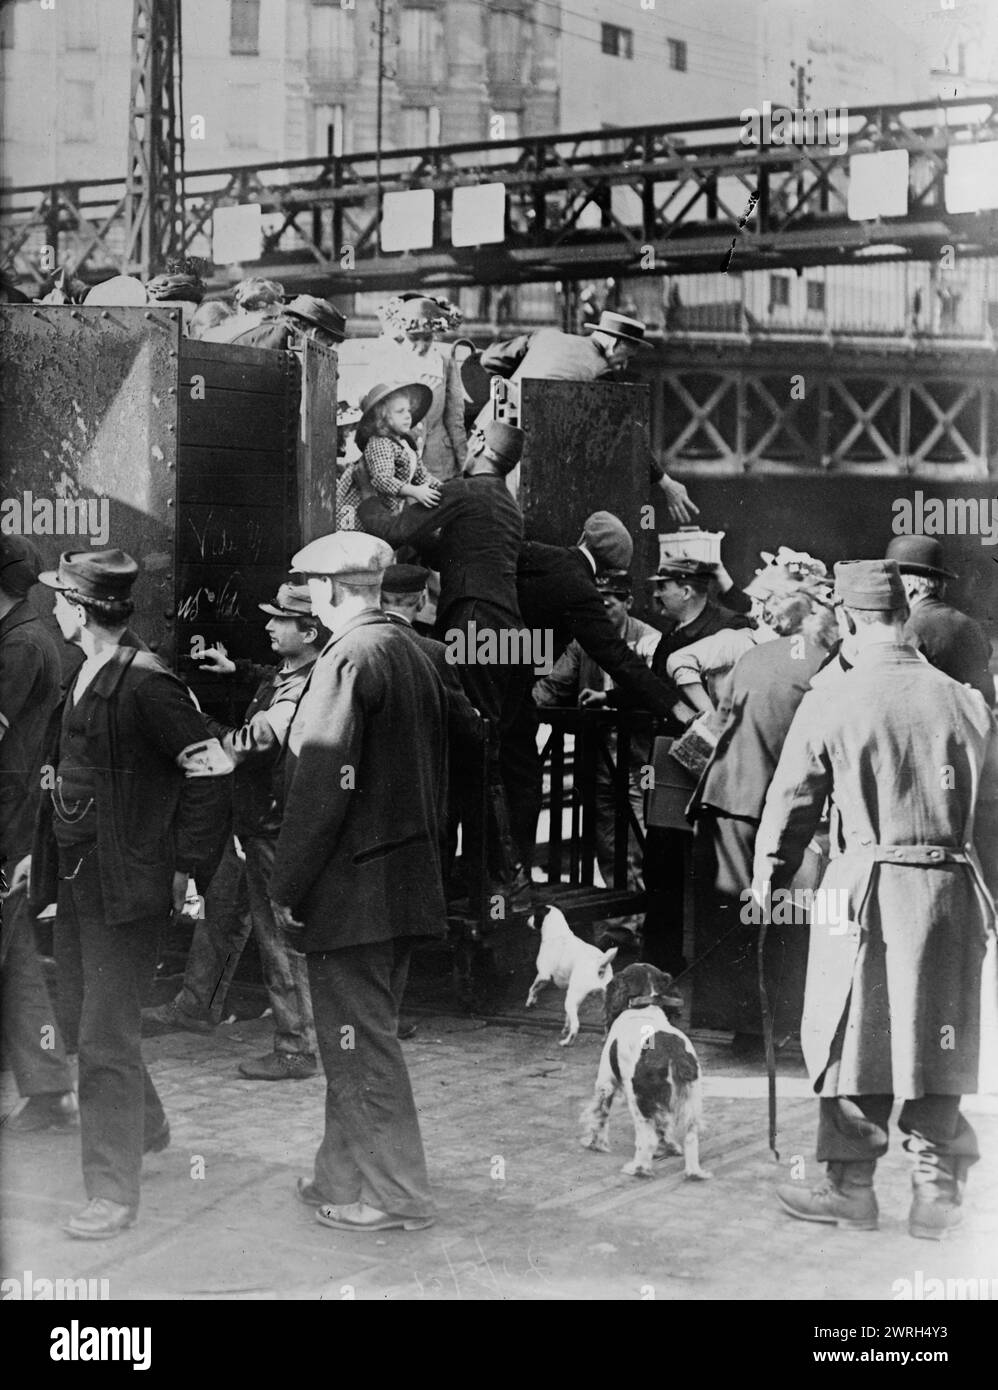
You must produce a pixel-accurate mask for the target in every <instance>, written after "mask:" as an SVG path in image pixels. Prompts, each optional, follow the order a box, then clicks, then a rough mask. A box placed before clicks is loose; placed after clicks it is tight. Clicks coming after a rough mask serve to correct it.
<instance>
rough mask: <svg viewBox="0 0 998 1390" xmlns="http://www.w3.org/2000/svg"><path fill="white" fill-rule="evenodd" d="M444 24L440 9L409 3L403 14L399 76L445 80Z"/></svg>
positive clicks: (422, 79)
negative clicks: (410, 4)
mask: <svg viewBox="0 0 998 1390" xmlns="http://www.w3.org/2000/svg"><path fill="white" fill-rule="evenodd" d="M443 56H444V26H443V19H442V18H441V15H440V11H439V10H437V9H429V8H427V7H425V6H407V7H406V8H405V9H404V10H403V11H402V13H401V14H400V15H399V74H398V75H399V77H400V78H401V79H402V81H403V82H425V83H429V84H435V83H439V82H442V81H443V80H444V62H443Z"/></svg>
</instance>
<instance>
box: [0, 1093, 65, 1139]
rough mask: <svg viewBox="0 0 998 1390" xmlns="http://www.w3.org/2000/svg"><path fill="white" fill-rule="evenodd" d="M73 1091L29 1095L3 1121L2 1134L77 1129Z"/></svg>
mask: <svg viewBox="0 0 998 1390" xmlns="http://www.w3.org/2000/svg"><path fill="white" fill-rule="evenodd" d="M79 1127H80V1107H79V1105H78V1103H77V1100H76V1092H75V1091H63V1092H61V1093H56V1092H49V1093H48V1094H46V1095H40V1096H29V1097H28V1099H27V1100H26V1101H25V1102H24V1104H23V1105H22V1106H21V1108H20V1110H18V1112H17V1114H16V1115H11V1116H9V1117H8V1118H7V1119H6V1120H4V1122H3V1132H4V1134H39V1133H40V1132H41V1131H42V1130H44V1129H79Z"/></svg>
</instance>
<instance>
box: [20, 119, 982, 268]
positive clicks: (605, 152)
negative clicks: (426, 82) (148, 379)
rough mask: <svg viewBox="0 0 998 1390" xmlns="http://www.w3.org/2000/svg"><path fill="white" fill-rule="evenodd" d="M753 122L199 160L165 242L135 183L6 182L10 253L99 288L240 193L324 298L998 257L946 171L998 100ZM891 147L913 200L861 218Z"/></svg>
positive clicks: (269, 256)
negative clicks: (819, 130)
mask: <svg viewBox="0 0 998 1390" xmlns="http://www.w3.org/2000/svg"><path fill="white" fill-rule="evenodd" d="M747 126H748V123H747V122H746V121H743V120H742V118H741V116H737V117H736V116H729V117H722V118H717V119H713V120H700V121H685V122H675V123H671V124H669V125H654V126H653V125H643V126H630V127H621V128H617V129H610V130H590V131H579V132H574V133H571V134H566V135H549V136H532V137H528V138H523V139H517V140H497V141H487V142H484V143H464V144H457V145H438V146H432V147H428V148H423V149H412V150H397V151H391V152H384V151H383V152H382V154H381V158H380V160H379V159H378V157H377V155H376V154H375V152H373V151H369V152H362V153H355V154H344V155H333V156H328V157H324V158H315V159H302V160H293V161H284V162H280V163H270V164H252V165H239V166H229V167H225V168H218V169H200V170H199V169H190V168H188V169H187V170H186V171H185V172H184V173H183V175H182V181H181V186H180V189H179V190H178V192H177V200H178V201H179V204H180V208H179V212H178V213H177V214H176V220H175V228H174V230H173V231H171V234H170V235H169V237H165V238H164V236H162V235H157V234H156V231H155V229H150V228H147V229H146V231H145V232H144V234H143V236H142V237H140V238H137V237H136V236H135V235H134V230H133V228H130V227H129V223H128V217H129V216H130V215H131V214H130V213H129V208H130V206H131V204H130V201H129V200H130V198H131V199H132V200H133V201H134V187H133V188H132V192H131V193H130V191H129V182H128V179H126V178H109V179H103V180H97V181H87V182H80V181H73V180H66V181H63V182H60V183H52V184H37V185H31V186H23V187H14V188H6V189H3V190H2V191H0V258H2V260H3V263H4V264H5V266H6V267H7V269H8V273H10V274H13V275H14V276H15V277H16V278H18V279H20V280H22V281H23V280H35V281H36V282H39V283H40V282H41V280H42V278H43V276H44V274H45V270H44V268H43V267H44V266H51V264H52V263H53V262H54V263H58V264H63V263H69V264H70V265H71V266H72V267H73V268H74V270H75V273H76V274H77V275H79V276H80V277H81V278H83V279H85V280H90V281H96V280H100V279H102V278H104V277H106V276H108V275H111V274H118V273H121V272H126V273H132V274H151V273H154V272H155V271H156V270H158V269H159V268H160V266H159V265H158V264H157V259H158V258H161V257H162V255H163V248H164V247H165V246H166V245H167V244H169V245H170V246H171V247H172V248H173V249H174V250H179V249H185V250H187V251H190V252H194V253H197V254H206V255H208V256H210V255H211V232H212V219H213V216H214V214H215V212H216V210H217V209H220V208H225V207H231V206H235V205H239V204H258V205H259V207H260V209H261V214H262V225H263V237H262V247H261V254H260V256H259V259H257V260H255V261H254V265H256V266H257V267H259V268H260V269H261V270H267V271H269V272H271V273H273V274H279V275H280V277H281V279H282V280H283V281H284V282H285V284H286V285H288V286H289V288H294V289H296V290H308V291H312V292H319V293H323V294H351V293H355V292H357V291H363V290H376V289H389V288H391V289H401V288H406V287H411V288H415V287H420V286H423V287H427V288H432V287H434V286H436V287H440V288H443V287H447V286H459V285H476V284H477V285H498V284H503V285H512V284H521V283H528V282H538V281H545V280H547V281H551V280H560V281H566V282H572V281H577V280H579V279H582V278H586V277H591V276H602V275H614V276H626V275H636V274H642V273H651V274H658V275H666V274H668V275H677V274H686V273H689V272H705V271H708V272H709V271H718V270H720V269H721V268H722V266H724V265H726V264H728V265H732V266H735V267H737V268H739V269H752V268H775V267H781V266H790V267H802V266H808V265H839V264H850V263H862V261H863V260H864V258H867V257H869V256H870V255H871V254H874V255H880V256H884V257H887V258H893V259H896V260H905V259H914V260H933V259H935V258H936V257H938V256H939V254H940V251H941V249H942V248H943V247H944V246H952V247H953V248H954V254H955V255H957V256H959V257H964V258H966V257H977V256H985V255H989V254H990V255H993V254H995V253H996V252H998V216H996V214H995V212H994V211H989V210H987V209H986V202H982V204H981V206H982V207H983V208H984V210H980V211H952V210H951V209H952V208H953V207H955V206H960V205H961V204H959V203H957V202H955V201H954V199H953V197H952V189H951V187H950V183H949V181H950V180H951V179H952V176H953V172H954V171H953V167H952V166H953V164H954V153H953V152H954V150H957V149H963V148H964V147H967V146H971V145H983V144H988V143H991V142H995V141H998V93H996V94H994V95H992V96H987V97H981V96H975V97H970V98H962V99H954V100H952V101H933V102H911V103H907V104H903V105H890V106H884V105H872V106H864V107H856V108H852V109H850V111H849V113H848V116H847V117H844V118H842V119H841V120H840V121H839V122H838V123H837V125H836V127H835V131H834V134H835V136H836V143H834V144H832V143H825V144H803V143H802V144H790V145H787V144H782V145H778V144H775V143H769V144H760V143H752V139H751V135H752V132H751V131H750V130H748V129H747ZM802 133H803V134H806V133H807V132H806V131H804V132H802ZM826 133H830V132H826ZM888 152H894V153H902V152H903V153H904V154H905V155H906V156H907V199H906V200H905V203H906V205H905V208H904V210H903V212H899V213H898V215H892V216H880V217H873V218H869V219H864V220H856V214H855V209H854V208H852V209H851V208H850V187H849V186H850V161H852V160H853V159H854V158H855V157H856V156H858V155H861V154H871V153H881V154H883V153H888ZM187 153H188V158H189V157H190V148H188V152H187ZM965 157H966V156H965V154H961V155H960V156H958V159H964V158H965ZM133 184H134V180H133ZM486 184H500V185H502V187H503V190H504V196H503V199H502V210H501V225H499V226H498V228H495V227H494V228H493V229H492V230H491V231H490V232H489V236H490V237H491V238H492V240H491V241H489V242H488V243H487V244H481V243H479V244H476V245H468V246H461V245H455V244H454V242H455V237H454V229H455V204H454V200H455V195H456V194H457V193H458V191H459V190H468V189H475V188H480V187H481V186H482V185H486ZM415 191H422V192H423V193H424V194H431V195H432V212H431V213H430V214H429V216H428V218H427V222H426V226H425V229H424V230H423V231H422V233H421V234H419V235H415V234H414V240H413V244H412V245H410V246H409V247H408V249H403V250H399V251H395V252H392V251H388V250H386V249H384V246H383V245H382V240H383V238H382V237H381V236H380V235H379V233H380V230H381V227H382V214H383V212H384V210H385V207H386V202H385V200H386V198H387V197H388V196H389V195H393V194H399V193H406V192H410V193H411V192H415ZM424 201H425V200H424ZM426 206H427V208H429V207H430V204H429V203H428V202H427V203H426ZM168 215H171V214H170V213H169V209H167V208H166V205H165V202H164V204H163V216H164V217H167V216H168ZM174 231H175V233H176V234H174ZM733 242H734V251H733V254H732V256H730V257H729V252H732V243H733ZM46 247H47V248H49V249H48V251H45V250H44V248H46ZM223 283H227V281H226V279H225V277H224V276H223V275H219V277H218V279H217V284H218V285H219V286H221V285H222V284H223Z"/></svg>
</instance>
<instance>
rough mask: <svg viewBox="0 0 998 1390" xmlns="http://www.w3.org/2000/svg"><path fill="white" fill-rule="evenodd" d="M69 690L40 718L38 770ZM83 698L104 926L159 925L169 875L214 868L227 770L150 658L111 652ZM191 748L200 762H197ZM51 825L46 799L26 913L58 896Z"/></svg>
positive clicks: (52, 749) (53, 753) (55, 758)
mask: <svg viewBox="0 0 998 1390" xmlns="http://www.w3.org/2000/svg"><path fill="white" fill-rule="evenodd" d="M73 684H75V677H74V678H73V679H72V680H71V682H70V683H69V685H67V686H64V688H63V697H62V699H61V700H60V701H59V703H58V705H57V706H56V708H55V709H54V710H53V712H52V714H51V716H50V718H49V723H48V728H47V730H46V734H45V743H44V752H43V761H44V762H47V763H49V764H51V766H52V767H56V766H57V765H58V762H59V738H60V731H61V724H62V711H63V705H64V704H65V701H66V700H67V699H71V698H72V686H73ZM87 694H88V695H91V694H92V695H94V696H96V697H97V698H96V699H95V700H93V701H92V713H91V716H90V729H89V731H88V738H89V741H90V749H91V761H92V764H93V766H94V769H95V772H96V795H95V801H96V811H97V859H98V863H99V865H100V880H101V893H102V895H103V899H104V913H105V922H106V924H107V925H108V926H122V925H124V924H125V923H127V922H135V921H138V920H139V919H141V918H150V917H158V916H163V917H167V916H168V915H169V913H170V907H171V887H172V879H173V874H174V872H175V871H186V872H187V873H190V874H195V875H196V874H197V871H198V869H199V868H200V867H202V866H208V865H209V864H211V863H213V862H214V861H215V860H216V858H217V852H218V848H219V846H218V840H219V839H220V838H221V836H223V835H224V834H225V833H226V832H227V830H228V812H229V797H230V779H229V776H228V775H227V772H231V764H229V763H228V760H227V759H225V758H224V754H223V753H222V750H221V748H219V746H218V744H217V741H216V740H215V739H214V738H213V737H212V736H211V735H210V734H209V732H208V727H207V725H206V723H205V719H204V715H202V714H201V712H200V710H198V708H197V707H196V705H195V704H194V702H193V700H192V699H191V697H190V694H189V692H188V690H187V688H186V686H185V685H184V684H183V683H182V682H181V681H179V680H178V679H177V677H176V676H174V675H173V674H172V672H170V671H168V670H167V669H166V667H165V666H164V665H163V664H162V662H161V661H160V660H159V658H158V657H155V656H153V655H152V653H151V652H146V651H139V650H138V649H137V648H136V647H133V646H119V647H118V648H117V649H116V650H115V652H114V654H113V655H112V657H111V659H110V660H109V661H108V662H107V664H106V665H104V666H102V667H101V669H100V670H99V671H98V672H97V674H96V676H95V677H94V679H93V681H92V682H91V684H90V686H89V687H88V690H87ZM199 746H200V747H201V748H206V749H207V752H208V754H209V757H208V758H207V759H204V758H201V757H199V756H198V749H199ZM183 755H186V756H183ZM223 764H224V767H225V768H226V769H227V772H225V771H222V770H221V769H222V766H223ZM184 768H186V770H184ZM211 768H214V769H216V770H211ZM52 816H53V810H52V799H51V797H49V796H45V797H43V798H42V801H41V804H40V807H39V813H38V820H37V823H36V826H35V843H34V850H33V854H32V865H31V902H32V906H33V908H34V909H35V910H36V911H40V910H41V909H42V908H43V907H44V906H45V905H46V904H47V903H51V902H55V901H56V898H57V896H58V850H57V847H56V844H55V836H54V833H53V829H52Z"/></svg>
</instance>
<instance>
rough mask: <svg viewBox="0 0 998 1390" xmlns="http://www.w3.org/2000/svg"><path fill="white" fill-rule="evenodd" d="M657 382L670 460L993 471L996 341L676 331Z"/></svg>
mask: <svg viewBox="0 0 998 1390" xmlns="http://www.w3.org/2000/svg"><path fill="white" fill-rule="evenodd" d="M643 374H644V376H645V377H646V378H647V379H648V380H650V381H651V382H652V400H653V426H652V433H653V439H654V442H655V444H656V447H657V448H658V449H659V450H661V457H662V461H663V463H664V464H665V466H666V468H667V469H669V470H670V471H672V470H675V471H676V472H678V473H680V474H684V475H685V474H693V475H697V474H699V475H703V476H724V475H742V474H746V473H752V474H757V473H770V474H772V473H799V472H801V471H802V470H803V471H805V472H806V471H808V470H810V471H813V472H814V473H815V474H821V473H831V474H835V473H842V474H860V475H866V476H897V475H898V474H907V475H910V476H912V477H916V478H926V479H935V480H940V481H944V480H952V481H958V480H977V481H980V480H982V479H984V480H986V479H987V478H988V477H989V476H995V473H994V472H993V471H992V473H991V474H990V475H989V462H988V461H989V459H990V460H991V461H992V464H991V467H992V470H994V469H995V468H996V467H998V438H996V437H995V435H996V429H998V426H996V422H998V411H996V406H998V399H996V397H998V375H996V373H995V351H994V349H990V350H988V349H976V350H966V349H964V350H962V351H960V352H949V353H946V352H942V351H933V352H926V353H923V354H918V355H913V354H912V353H911V352H910V351H908V350H905V349H899V350H897V351H896V352H893V353H892V352H888V351H884V350H883V349H881V350H879V351H872V350H864V349H862V348H859V347H857V346H856V345H855V344H854V345H853V346H852V348H851V349H848V350H844V348H843V347H842V346H837V347H835V349H834V350H833V349H830V348H828V347H826V346H824V345H822V344H820V343H795V344H786V345H781V344H779V343H773V342H770V343H767V344H765V345H757V344H753V345H751V346H746V345H742V344H737V343H728V344H721V343H714V344H712V345H710V347H709V348H708V347H707V346H706V345H693V344H685V343H681V342H675V341H671V340H670V343H669V347H668V351H667V354H666V356H665V358H664V359H662V360H659V361H657V362H655V363H653V364H651V365H650V366H648V367H647V368H646V370H645V372H644V373H643Z"/></svg>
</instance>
